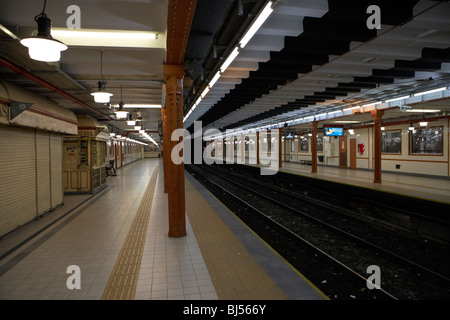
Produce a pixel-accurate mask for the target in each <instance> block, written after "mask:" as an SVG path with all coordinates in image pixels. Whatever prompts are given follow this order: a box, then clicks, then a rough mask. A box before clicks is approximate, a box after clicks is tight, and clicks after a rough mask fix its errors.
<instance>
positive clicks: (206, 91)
mask: <svg viewBox="0 0 450 320" xmlns="http://www.w3.org/2000/svg"><path fill="white" fill-rule="evenodd" d="M210 89H211V88H210V87H209V86H207V87H206V88H205V90H203V92H202V94H201V95H200V97H201V98H202V99H204V98H205V96H206V95H207V94H208V92H209V90H210Z"/></svg>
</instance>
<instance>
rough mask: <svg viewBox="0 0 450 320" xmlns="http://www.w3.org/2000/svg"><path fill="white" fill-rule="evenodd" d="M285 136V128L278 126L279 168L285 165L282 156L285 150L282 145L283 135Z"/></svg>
mask: <svg viewBox="0 0 450 320" xmlns="http://www.w3.org/2000/svg"><path fill="white" fill-rule="evenodd" d="M282 136H283V129H281V128H278V141H277V143H278V168H282V167H283V158H282V152H283V150H282V149H283V148H282V147H281V143H282V142H281V137H282Z"/></svg>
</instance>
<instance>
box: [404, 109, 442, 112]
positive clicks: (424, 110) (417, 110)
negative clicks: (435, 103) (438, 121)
mask: <svg viewBox="0 0 450 320" xmlns="http://www.w3.org/2000/svg"><path fill="white" fill-rule="evenodd" d="M405 112H420V113H436V112H441V110H438V109H406V110H405Z"/></svg>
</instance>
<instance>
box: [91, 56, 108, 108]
mask: <svg viewBox="0 0 450 320" xmlns="http://www.w3.org/2000/svg"><path fill="white" fill-rule="evenodd" d="M100 75H101V77H102V79H103V80H100V81H99V82H98V90H97V91H94V92H92V93H91V96H94V100H95V102H97V103H109V101H110V99H111V96H113V94H112V93H109V92H107V91H106V83H107V81H106V80H105V78H104V77H103V50H101V51H100Z"/></svg>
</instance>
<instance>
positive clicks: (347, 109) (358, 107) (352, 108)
mask: <svg viewBox="0 0 450 320" xmlns="http://www.w3.org/2000/svg"><path fill="white" fill-rule="evenodd" d="M360 108H361V107H360V106H356V107H350V108H346V109H344V110H342V111H343V112H345V111H350V110H356V109H360Z"/></svg>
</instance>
